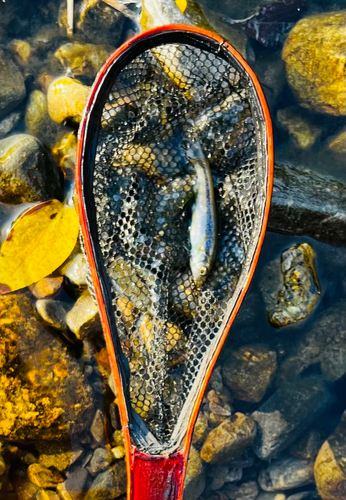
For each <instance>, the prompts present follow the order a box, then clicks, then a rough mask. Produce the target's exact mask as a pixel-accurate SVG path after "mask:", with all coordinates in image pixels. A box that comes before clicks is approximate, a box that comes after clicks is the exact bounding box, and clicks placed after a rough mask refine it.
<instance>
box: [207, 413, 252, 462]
mask: <svg viewBox="0 0 346 500" xmlns="http://www.w3.org/2000/svg"><path fill="white" fill-rule="evenodd" d="M255 436H256V425H255V423H254V422H253V420H251V419H250V418H249V417H247V416H245V415H243V414H242V413H236V414H235V415H234V416H233V417H231V418H228V419H226V420H224V421H223V422H222V423H221V424H220V425H219V426H218V427H216V428H215V429H213V430H211V431H210V432H209V434H208V436H207V439H206V440H205V443H204V444H203V447H202V449H201V458H202V460H204V461H205V462H208V463H212V464H215V463H217V464H224V463H227V462H230V461H231V460H234V459H235V458H237V457H239V456H240V455H241V454H242V453H243V451H245V449H246V448H247V447H248V446H250V445H251V443H252V442H253V440H254V439H255Z"/></svg>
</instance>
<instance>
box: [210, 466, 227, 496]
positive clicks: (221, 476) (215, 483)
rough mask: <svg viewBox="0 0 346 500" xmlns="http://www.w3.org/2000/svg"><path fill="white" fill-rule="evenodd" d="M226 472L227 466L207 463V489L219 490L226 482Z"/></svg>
mask: <svg viewBox="0 0 346 500" xmlns="http://www.w3.org/2000/svg"><path fill="white" fill-rule="evenodd" d="M227 474H228V466H224V465H209V467H208V471H207V477H208V489H210V490H220V489H221V488H222V486H223V485H224V484H225V482H226V477H227Z"/></svg>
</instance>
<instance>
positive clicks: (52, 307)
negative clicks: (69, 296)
mask: <svg viewBox="0 0 346 500" xmlns="http://www.w3.org/2000/svg"><path fill="white" fill-rule="evenodd" d="M36 309H37V312H38V314H39V315H40V316H41V318H42V319H43V321H44V322H45V323H47V325H49V326H52V327H53V328H57V329H58V330H66V306H65V304H63V303H62V302H60V301H59V300H51V299H39V300H38V301H37V302H36Z"/></svg>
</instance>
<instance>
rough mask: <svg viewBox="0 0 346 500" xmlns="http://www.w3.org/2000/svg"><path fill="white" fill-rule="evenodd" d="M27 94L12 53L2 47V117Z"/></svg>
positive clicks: (0, 83) (0, 75)
mask: <svg viewBox="0 0 346 500" xmlns="http://www.w3.org/2000/svg"><path fill="white" fill-rule="evenodd" d="M25 96H26V89H25V83H24V77H23V75H22V72H21V71H20V69H19V67H18V66H17V64H16V63H15V62H14V60H13V59H12V57H11V54H10V53H9V52H8V51H7V50H4V49H2V48H1V47H0V119H1V118H4V117H5V116H6V115H7V114H8V113H10V112H11V111H12V110H13V109H14V108H16V107H17V106H18V104H20V103H21V102H22V101H23V99H24V98H25Z"/></svg>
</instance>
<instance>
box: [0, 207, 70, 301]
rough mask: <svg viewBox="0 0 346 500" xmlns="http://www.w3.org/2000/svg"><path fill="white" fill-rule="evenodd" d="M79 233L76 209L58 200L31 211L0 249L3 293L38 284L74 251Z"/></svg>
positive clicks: (15, 224) (16, 222)
mask: <svg viewBox="0 0 346 500" xmlns="http://www.w3.org/2000/svg"><path fill="white" fill-rule="evenodd" d="M78 232H79V224H78V216H77V212H76V211H75V209H74V208H71V207H68V206H66V205H64V204H62V203H60V201H58V200H50V201H46V202H43V203H39V204H38V205H35V206H34V207H31V208H29V209H28V210H27V211H26V212H24V214H22V215H21V216H20V217H19V218H18V219H17V220H16V221H15V223H14V224H13V226H12V228H11V230H10V232H9V234H8V236H7V238H6V240H5V241H4V242H3V244H2V246H1V250H0V252H1V253H0V294H3V293H8V292H11V291H15V290H18V289H20V288H24V287H26V286H29V285H31V284H32V283H36V282H37V281H39V280H40V279H42V278H44V277H45V276H47V275H49V274H51V273H52V272H53V271H55V269H57V268H58V267H59V266H60V265H61V264H62V263H63V262H64V261H65V260H66V259H67V257H68V256H69V255H70V253H71V252H72V250H73V248H74V246H75V244H76V241H77V238H78Z"/></svg>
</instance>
